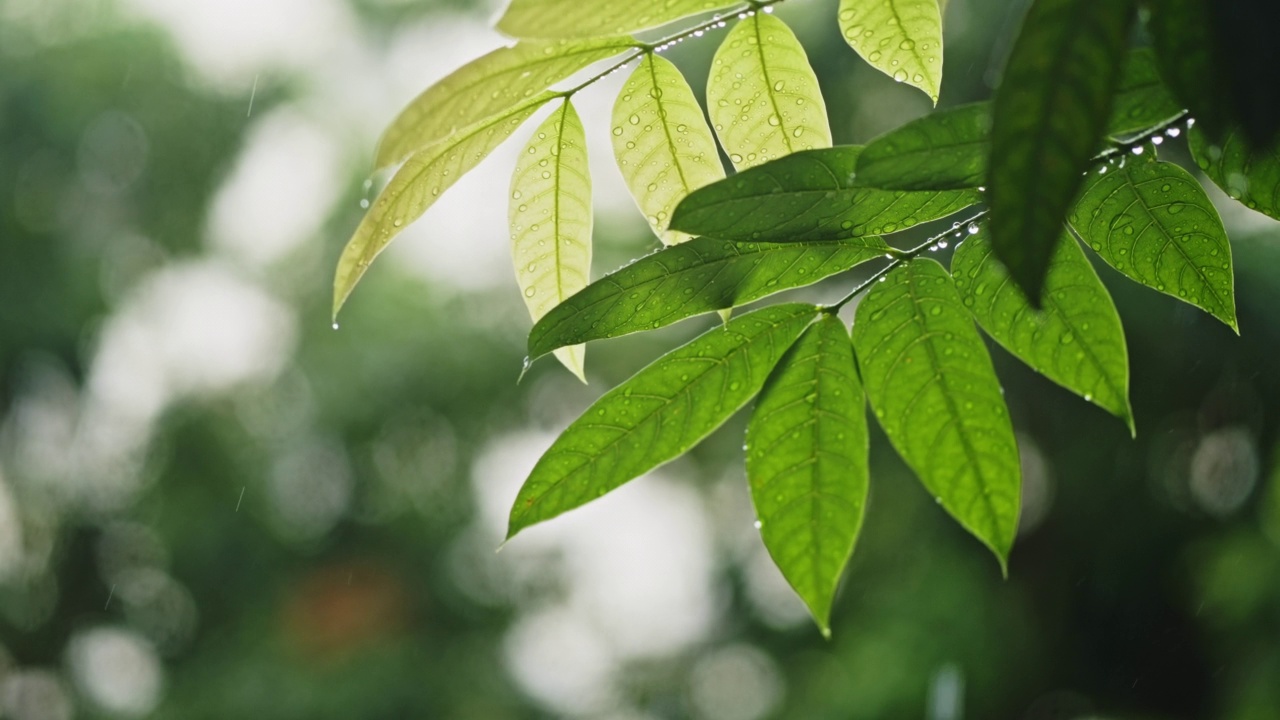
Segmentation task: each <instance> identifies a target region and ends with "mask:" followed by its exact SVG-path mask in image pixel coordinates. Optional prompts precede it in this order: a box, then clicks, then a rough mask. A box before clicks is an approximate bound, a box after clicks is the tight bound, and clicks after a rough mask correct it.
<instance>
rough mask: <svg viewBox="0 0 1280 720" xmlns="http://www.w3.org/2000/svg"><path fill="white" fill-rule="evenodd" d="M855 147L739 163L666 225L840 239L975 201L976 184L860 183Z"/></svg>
mask: <svg viewBox="0 0 1280 720" xmlns="http://www.w3.org/2000/svg"><path fill="white" fill-rule="evenodd" d="M860 152H862V148H860V147H858V146H843V147H834V148H830V149H827V150H807V151H804V152H798V153H796V154H794V155H788V156H787V157H784V158H782V159H780V160H774V161H772V162H769V163H765V164H764V165H761V166H759V167H754V168H751V169H750V170H744V171H743V172H740V173H738V174H737V175H735V176H733V177H731V178H729V179H727V180H722V181H720V182H718V183H715V184H714V185H710V186H708V187H705V188H703V189H701V190H699V191H697V192H695V193H693V194H692V195H690V196H689V197H688V198H686V199H685V200H684V202H682V203H680V206H679V207H678V208H677V209H676V212H675V218H674V219H673V220H672V221H671V226H672V227H673V228H674V229H676V230H682V231H684V232H689V233H693V234H695V235H710V236H713V237H719V238H725V239H730V240H749V241H760V242H801V241H823V240H840V239H845V238H853V237H864V236H867V235H881V234H885V233H891V232H896V231H898V230H905V229H907V228H909V227H911V226H913V225H917V224H919V223H923V222H928V221H930V220H937V219H938V218H941V217H946V216H947V215H951V214H952V213H955V212H958V211H960V210H963V209H964V208H966V207H969V206H970V205H973V204H975V203H977V202H980V201H981V199H982V196H981V195H980V194H979V193H978V192H976V191H970V190H953V191H945V192H932V191H930V192H903V191H890V190H880V189H876V188H867V187H862V186H861V185H859V184H858V182H857V178H856V176H855V173H854V170H855V168H856V167H857V163H858V154H859V153H860Z"/></svg>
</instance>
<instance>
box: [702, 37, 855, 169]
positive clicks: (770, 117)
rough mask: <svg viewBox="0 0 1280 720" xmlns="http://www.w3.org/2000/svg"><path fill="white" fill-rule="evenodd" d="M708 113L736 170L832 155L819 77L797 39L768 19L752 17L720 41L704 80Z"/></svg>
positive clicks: (825, 108)
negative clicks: (810, 154)
mask: <svg viewBox="0 0 1280 720" xmlns="http://www.w3.org/2000/svg"><path fill="white" fill-rule="evenodd" d="M707 111H708V113H709V114H710V115H711V122H712V124H713V125H714V126H715V129H716V135H717V136H719V138H720V145H721V146H722V147H724V150H725V152H727V153H728V154H729V160H730V161H732V162H733V166H734V167H735V168H737V169H739V170H744V169H746V168H749V167H753V166H755V165H759V164H761V163H764V162H768V161H769V160H773V159H775V158H780V157H782V156H784V155H790V154H791V153H793V152H798V151H800V150H813V149H815V148H829V147H831V126H830V123H829V122H828V121H827V104H826V101H825V100H823V98H822V90H821V89H820V88H819V87H818V77H817V76H816V75H814V73H813V68H812V67H810V66H809V57H808V56H807V55H806V54H805V52H804V46H803V45H801V44H800V41H799V40H798V39H797V38H796V36H795V33H793V32H791V28H789V27H787V25H786V23H784V22H782V21H781V20H779V19H778V18H776V17H774V16H772V15H767V14H765V13H755V14H754V15H752V16H751V17H748V18H746V19H744V20H742V21H741V22H739V23H738V24H737V25H736V26H735V27H734V28H733V30H732V31H731V32H730V33H729V36H728V37H726V38H725V39H724V43H723V44H722V45H721V46H720V49H719V50H717V51H716V56H715V60H713V61H712V63H711V74H710V76H709V77H708V78H707Z"/></svg>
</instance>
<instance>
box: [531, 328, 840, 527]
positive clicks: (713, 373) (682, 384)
mask: <svg viewBox="0 0 1280 720" xmlns="http://www.w3.org/2000/svg"><path fill="white" fill-rule="evenodd" d="M817 316H818V308H816V307H815V306H813V305H803V304H798V303H791V304H785V305H772V306H770V307H766V308H763V309H761V310H757V311H755V312H752V313H748V314H746V315H743V316H741V317H738V318H735V319H733V320H731V321H729V322H728V323H726V324H724V325H723V326H720V327H717V328H715V329H713V330H710V331H708V332H707V333H705V334H703V335H701V336H699V337H697V338H695V339H694V340H693V341H692V342H690V343H688V344H686V345H684V346H682V347H680V348H677V349H675V350H673V351H671V352H670V353H668V354H666V355H664V356H662V357H661V358H659V359H658V360H656V361H654V363H653V364H651V365H649V366H648V367H646V368H645V369H643V370H641V371H640V372H639V373H637V374H636V375H635V376H633V377H632V378H631V379H630V380H627V381H626V382H624V383H622V384H621V385H619V386H618V387H616V388H614V389H613V390H610V391H609V392H607V393H605V394H604V395H603V396H602V397H601V398H600V399H599V400H597V401H596V402H595V403H594V404H593V405H592V406H591V407H590V408H588V409H587V411H586V412H585V413H583V415H582V417H580V418H578V419H577V420H576V421H574V423H573V424H572V425H570V426H569V428H568V429H567V430H565V431H564V433H563V434H561V435H560V437H559V438H557V439H556V441H555V443H553V444H552V445H551V448H550V449H548V450H547V452H546V453H545V454H544V455H543V456H542V458H541V459H540V460H538V464H537V465H536V466H534V468H533V472H532V473H531V474H530V475H529V478H528V479H527V480H526V481H525V483H524V486H523V487H521V488H520V492H519V494H518V495H517V497H516V501H515V505H514V506H513V507H512V508H511V517H510V520H509V524H508V530H507V537H508V538H510V537H512V536H514V535H515V534H516V533H518V532H520V531H521V530H523V529H524V528H526V527H529V526H530V525H533V524H535V523H538V522H542V521H543V520H548V519H550V518H553V517H555V516H556V515H559V514H561V513H563V512H566V511H568V510H572V509H573V508H576V507H578V506H580V505H583V504H585V503H587V502H588V501H591V500H594V499H595V498H598V497H600V496H601V495H604V494H605V493H607V492H609V491H610V490H613V489H614V488H616V487H618V486H620V485H622V484H623V483H625V482H627V481H629V480H631V479H633V478H636V477H639V476H640V475H642V474H644V473H646V472H648V471H650V470H652V469H653V468H655V467H658V466H659V465H661V464H663V463H665V462H667V461H669V460H672V459H674V458H676V457H678V456H680V455H681V454H683V453H685V452H686V451H688V450H689V449H690V448H692V447H693V446H694V445H696V444H697V443H698V442H699V441H700V440H702V438H704V437H706V436H707V435H708V434H710V433H711V431H712V430H715V429H716V428H717V427H719V426H720V425H721V424H722V423H724V421H725V420H728V419H729V417H730V416H731V415H733V413H735V412H737V410H738V409H739V408H741V407H742V406H743V405H745V404H746V403H747V401H749V400H750V399H751V398H752V397H754V396H755V394H756V393H758V392H759V391H760V388H761V386H763V385H764V382H765V379H766V378H767V377H768V375H769V372H770V371H771V370H772V369H773V367H774V365H777V364H778V360H780V359H781V358H782V355H783V353H785V352H786V351H787V348H789V347H791V344H792V343H793V342H795V340H796V338H798V337H800V333H802V332H804V329H805V328H806V327H808V326H809V325H810V324H811V323H812V322H813V321H814V320H815V319H817Z"/></svg>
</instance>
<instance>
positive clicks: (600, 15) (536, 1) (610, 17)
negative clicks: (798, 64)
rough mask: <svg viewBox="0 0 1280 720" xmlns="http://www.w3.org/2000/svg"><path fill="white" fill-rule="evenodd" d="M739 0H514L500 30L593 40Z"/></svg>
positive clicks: (519, 34)
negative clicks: (592, 38)
mask: <svg viewBox="0 0 1280 720" xmlns="http://www.w3.org/2000/svg"><path fill="white" fill-rule="evenodd" d="M739 4H741V3H740V2H737V1H736V0H662V2H653V1H652V0H590V2H586V1H584V0H512V2H511V5H510V6H508V7H507V10H506V12H504V13H503V14H502V18H501V19H499V20H498V30H500V31H501V32H503V33H506V34H507V35H510V36H512V37H520V38H590V37H601V36H605V35H622V34H625V33H632V32H636V31H638V30H648V29H650V28H656V27H660V26H662V25H666V24H667V23H670V22H675V21H676V20H680V19H682V18H686V17H689V16H690V15H697V14H698V13H702V12H709V11H711V10H720V9H723V8H728V7H733V6H735V5H739Z"/></svg>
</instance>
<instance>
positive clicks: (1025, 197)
mask: <svg viewBox="0 0 1280 720" xmlns="http://www.w3.org/2000/svg"><path fill="white" fill-rule="evenodd" d="M1133 5H1134V3H1133V0H1105V2H1098V1H1097V0H1035V2H1033V3H1032V5H1031V8H1030V10H1029V11H1028V12H1027V17H1026V19H1025V21H1024V22H1023V25H1022V30H1021V32H1020V33H1019V35H1018V39H1017V40H1016V41H1015V43H1014V46H1013V50H1012V52H1011V53H1010V56H1009V61H1008V63H1007V65H1006V66H1005V67H1006V69H1005V73H1004V78H1003V80H1002V81H1001V84H1000V88H999V89H998V90H997V91H996V96H995V100H994V101H993V103H992V117H991V160H990V163H989V165H988V168H989V169H988V188H989V190H990V191H989V193H988V198H989V201H990V207H991V221H990V228H991V242H992V245H993V246H994V247H995V250H996V255H997V256H998V257H999V258H1000V260H1001V261H1002V262H1004V264H1005V267H1007V268H1009V272H1010V274H1011V275H1012V276H1013V279H1014V280H1015V281H1016V282H1017V283H1018V285H1019V286H1021V287H1022V289H1023V290H1025V291H1026V293H1027V296H1028V297H1029V298H1031V300H1032V302H1037V303H1038V302H1039V299H1040V290H1041V287H1042V285H1043V283H1044V274H1045V272H1046V271H1047V270H1048V267H1049V259H1050V257H1052V255H1053V246H1054V244H1055V243H1056V242H1057V241H1058V238H1059V236H1060V234H1061V228H1062V221H1063V220H1064V219H1065V218H1066V216H1067V211H1068V209H1070V207H1071V203H1072V201H1073V200H1074V199H1075V197H1076V194H1077V193H1078V192H1079V190H1080V186H1081V185H1082V183H1083V182H1084V180H1083V178H1082V177H1081V175H1082V173H1084V172H1085V171H1086V170H1088V169H1089V167H1090V165H1091V164H1092V157H1093V155H1094V153H1095V152H1096V151H1097V148H1098V145H1099V143H1100V141H1101V140H1102V137H1103V133H1104V130H1105V128H1106V123H1107V119H1108V118H1109V117H1110V114H1111V103H1112V92H1113V90H1114V88H1115V86H1116V82H1117V78H1118V77H1119V75H1120V71H1121V68H1122V67H1123V63H1124V51H1125V47H1126V45H1127V43H1128V40H1129V27H1130V24H1131V23H1132V20H1133V16H1134V9H1133Z"/></svg>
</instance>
